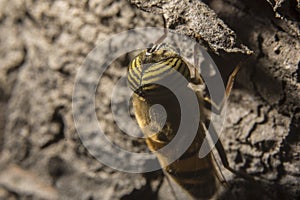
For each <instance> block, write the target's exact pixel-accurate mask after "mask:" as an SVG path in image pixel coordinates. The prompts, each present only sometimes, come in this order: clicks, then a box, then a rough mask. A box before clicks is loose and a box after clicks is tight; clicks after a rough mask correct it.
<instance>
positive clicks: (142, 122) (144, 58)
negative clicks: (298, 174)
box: [127, 43, 243, 199]
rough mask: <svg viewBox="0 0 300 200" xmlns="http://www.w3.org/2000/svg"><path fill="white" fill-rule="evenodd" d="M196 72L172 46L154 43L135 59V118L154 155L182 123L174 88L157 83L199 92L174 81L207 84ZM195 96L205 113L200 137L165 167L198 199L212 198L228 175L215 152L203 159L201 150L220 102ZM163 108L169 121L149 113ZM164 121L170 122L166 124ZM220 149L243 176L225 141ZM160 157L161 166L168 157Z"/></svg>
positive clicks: (130, 81)
mask: <svg viewBox="0 0 300 200" xmlns="http://www.w3.org/2000/svg"><path fill="white" fill-rule="evenodd" d="M192 70H195V71H197V69H196V68H195V67H193V66H191V65H190V64H189V63H188V62H186V61H185V60H184V59H183V58H182V57H181V56H180V55H178V53H176V51H175V50H174V48H173V47H172V46H170V45H168V44H166V43H158V44H154V45H153V46H152V47H150V48H148V49H146V50H144V51H142V52H141V53H140V54H138V55H137V56H136V57H135V58H134V59H133V60H132V61H131V63H130V65H129V67H128V74H127V80H128V85H129V87H130V88H131V89H132V90H133V92H134V94H133V97H132V104H133V108H134V112H135V113H134V114H135V118H136V120H137V122H138V124H139V126H140V128H141V129H142V132H143V133H144V134H145V135H146V137H147V138H146V143H147V146H148V148H149V149H150V150H151V151H153V152H156V151H157V150H159V149H160V148H163V147H164V146H165V145H168V144H169V142H170V141H171V140H172V139H173V138H174V136H175V135H176V133H177V130H178V128H179V124H180V120H181V113H180V105H179V102H178V100H177V98H176V96H175V95H174V93H172V92H171V91H170V90H168V88H166V87H164V86H162V85H159V84H156V81H157V80H163V79H170V80H171V84H174V85H175V87H176V88H177V89H178V90H193V88H191V87H189V86H188V85H187V84H186V82H181V81H178V80H177V79H176V78H174V77H175V73H177V74H178V73H179V74H180V75H181V76H183V77H184V78H185V79H186V80H187V82H189V83H192V84H193V85H204V81H203V80H202V78H201V76H200V74H199V73H198V72H196V73H194V76H192V75H191V74H192V72H191V71H192ZM238 70H239V67H236V68H235V70H234V71H233V72H232V74H231V75H230V78H229V80H228V84H227V87H226V94H225V95H224V101H225V100H226V98H227V97H228V95H229V94H230V91H231V88H232V85H233V81H234V78H235V76H236V74H237V72H238ZM195 74H196V75H195ZM173 76H174V77H173ZM172 81H173V82H172ZM195 93H196V96H197V100H198V105H199V111H200V113H201V117H200V120H199V126H198V131H197V134H196V137H195V138H194V139H193V141H192V143H191V145H190V146H189V147H188V149H187V150H186V151H185V152H184V153H183V154H182V155H181V156H180V157H179V158H178V159H177V160H175V162H173V163H171V164H170V165H168V166H166V167H164V171H165V173H166V174H167V175H168V177H170V178H171V179H173V180H174V181H175V182H176V183H177V184H178V185H179V186H180V187H181V188H183V189H184V190H185V191H187V193H188V194H189V195H190V196H191V197H192V198H195V199H203V198H204V199H208V198H210V197H212V196H213V195H214V194H215V193H216V192H217V190H218V188H219V187H220V186H221V185H222V184H223V182H224V177H222V175H220V172H219V171H218V170H219V168H218V166H217V163H216V162H215V161H214V158H213V155H212V153H209V154H208V155H207V156H205V157H203V158H199V154H198V153H199V150H200V146H201V144H202V143H203V140H204V138H205V135H206V134H208V133H207V125H208V124H209V123H210V122H209V113H210V109H211V106H215V104H214V103H213V102H212V101H211V100H210V99H209V97H205V96H204V94H203V93H202V92H201V91H195ZM157 104H159V105H161V106H163V107H164V109H165V112H166V117H165V119H164V120H161V116H160V115H161V113H160V112H157V113H152V114H150V112H149V109H150V108H151V107H152V106H153V105H157ZM152 112H153V111H152ZM161 121H163V122H164V123H163V125H162V123H161ZM157 127H159V128H157ZM186 134H189V133H186ZM209 134H216V133H209ZM215 147H216V149H217V151H218V153H219V155H220V158H221V161H222V163H223V165H224V167H225V168H227V169H228V170H230V171H231V172H233V173H236V174H238V175H242V176H243V174H241V173H240V172H236V171H234V170H233V169H232V168H230V166H229V164H228V161H227V158H226V154H225V152H224V149H223V146H222V144H221V142H220V141H219V140H218V142H217V143H216V145H215ZM156 155H157V158H158V160H159V162H160V163H161V164H163V163H164V162H165V160H166V159H168V155H167V154H159V153H157V154H156ZM221 174H222V173H221Z"/></svg>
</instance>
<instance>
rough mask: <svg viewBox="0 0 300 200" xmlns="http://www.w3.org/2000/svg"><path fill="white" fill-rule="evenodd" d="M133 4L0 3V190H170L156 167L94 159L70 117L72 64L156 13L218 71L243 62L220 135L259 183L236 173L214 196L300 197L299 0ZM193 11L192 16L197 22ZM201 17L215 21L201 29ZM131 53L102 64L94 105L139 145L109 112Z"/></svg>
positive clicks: (7, 193)
mask: <svg viewBox="0 0 300 200" xmlns="http://www.w3.org/2000/svg"><path fill="white" fill-rule="evenodd" d="M131 2H132V4H131V3H130V2H128V1H125V0H120V1H112V0H107V1H100V0H85V1H73V0H70V1H58V0H57V1H33V0H21V1H20V0H2V1H0V44H1V49H0V58H1V67H0V94H1V95H0V155H1V157H0V199H107V200H114V199H116V200H117V199H119V200H120V199H122V200H129V199H141V198H143V199H172V198H173V194H172V191H171V190H170V188H168V184H167V183H166V181H164V183H163V185H162V186H161V187H159V184H160V178H161V177H162V176H161V174H160V172H157V173H148V174H129V173H124V172H119V171H117V170H114V169H111V168H109V167H107V166H105V165H103V164H101V163H99V162H98V161H97V160H96V159H95V158H94V157H92V156H91V155H90V154H89V153H88V151H87V150H86V149H85V147H84V146H83V144H82V143H81V140H80V138H79V136H78V134H77V131H76V128H75V124H74V121H73V115H72V92H73V87H74V82H75V76H76V72H77V70H78V69H79V68H80V66H81V64H82V62H83V61H84V59H85V57H86V56H87V54H88V53H89V52H90V51H91V50H92V48H94V47H95V46H96V45H97V44H98V43H99V42H101V41H103V40H105V39H107V38H109V36H110V35H111V34H114V33H118V32H121V31H125V30H128V29H131V28H135V27H146V26H156V27H164V20H163V18H164V19H165V21H166V26H167V27H168V28H172V29H174V30H175V31H176V32H178V33H183V34H185V35H188V36H191V37H195V39H197V41H198V42H199V43H201V44H202V45H204V46H205V47H206V48H207V50H208V51H209V53H210V54H211V56H212V57H213V58H214V61H215V63H216V64H217V66H218V68H219V70H220V71H221V73H222V76H223V77H224V79H227V78H228V75H229V73H230V72H231V71H232V69H233V68H234V67H235V66H236V65H237V64H238V63H240V62H241V70H240V72H239V74H238V76H237V80H236V84H235V87H234V89H233V91H232V94H231V97H230V99H229V103H228V108H227V118H226V125H225V127H224V130H223V133H222V142H223V144H224V146H225V149H226V153H227V156H228V158H229V162H230V165H231V166H232V167H233V168H235V169H236V170H243V171H245V172H246V173H247V174H249V175H251V176H252V177H254V178H255V180H256V182H254V183H252V182H248V181H247V180H244V179H241V178H238V177H236V178H233V179H231V180H230V181H229V183H230V185H231V187H230V188H229V189H228V190H227V191H225V192H224V194H222V195H221V197H219V198H220V199H253V198H257V199H298V198H299V197H300V190H299V187H300V178H299V177H300V134H299V132H300V42H299V41H300V40H299V39H300V30H299V24H300V2H299V0H290V1H288V0H266V1H251V0H243V1H238V0H212V1H206V0H205V1H203V2H204V3H205V4H201V5H202V6H204V7H201V8H203V9H204V8H205V12H207V13H208V14H207V15H206V16H207V18H205V19H204V18H203V16H202V18H201V12H198V11H199V9H194V10H189V7H188V6H187V7H181V9H182V10H181V11H184V12H185V13H186V15H185V16H187V18H184V17H183V19H182V18H180V17H179V18H178V16H180V15H176V14H178V13H176V9H175V12H169V11H170V10H168V6H170V5H171V4H172V1H171V2H169V1H159V0H157V1H156V0H155V1H151V2H152V7H151V6H150V7H149V6H148V7H143V6H145V4H141V3H140V2H143V1H137V0H132V1H131ZM182 2H183V3H185V4H184V5H190V4H191V3H194V4H197V5H198V4H200V3H201V2H200V1H196V0H194V1H182ZM173 3H174V2H173ZM155 5H159V6H155ZM192 5H193V4H192ZM173 6H174V4H173ZM192 7H193V6H191V8H192ZM139 8H141V9H142V10H144V11H142V10H140V9H139ZM197 8H198V7H197ZM145 11H147V12H145ZM190 14H196V15H197V16H199V18H196V19H197V20H198V21H197V20H196V21H195V23H196V25H195V24H193V23H194V21H193V20H195V18H188V17H189V16H190ZM202 14H203V13H202ZM176 16H177V17H176ZM201 20H203V21H206V23H207V25H208V27H210V25H209V24H214V23H215V22H217V23H219V24H220V26H219V27H213V28H211V30H212V31H210V32H208V30H207V29H208V28H207V26H206V24H203V23H204V22H203V21H201ZM192 22H193V23H192ZM200 22H201V23H200ZM197 23H198V24H197ZM191 25H193V29H192V28H190V27H189V26H191ZM251 51H253V54H252V55H250V53H251ZM130 58H131V56H123V57H121V58H120V59H118V60H117V61H116V62H114V63H113V65H112V67H111V68H109V70H108V71H107V72H105V74H104V76H103V77H102V79H101V80H100V83H99V87H98V89H97V92H96V98H98V99H99V100H98V101H97V102H96V111H97V116H98V119H99V121H100V124H101V125H102V126H103V129H104V130H105V132H106V133H107V135H108V137H109V138H110V139H111V140H112V141H113V142H115V143H116V144H118V145H120V146H121V147H124V148H127V149H129V150H132V151H136V152H139V151H141V150H144V149H145V148H146V147H145V144H144V143H143V142H142V141H140V140H138V141H132V140H130V139H128V138H127V137H126V135H125V134H123V133H122V131H121V130H120V129H119V128H118V127H116V125H115V123H114V119H113V116H112V114H111V112H110V99H109V98H110V94H111V92H112V86H113V85H114V84H115V83H116V81H117V80H118V78H119V77H120V76H121V74H122V73H126V70H127V69H126V67H127V65H128V63H129V62H130Z"/></svg>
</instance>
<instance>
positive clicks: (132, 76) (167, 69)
mask: <svg viewBox="0 0 300 200" xmlns="http://www.w3.org/2000/svg"><path fill="white" fill-rule="evenodd" d="M167 47H168V46H167V45H166V44H164V43H163V44H158V45H154V46H152V47H151V48H150V49H147V50H146V52H142V53H140V54H139V55H138V56H137V57H135V58H134V59H133V60H132V62H131V63H130V65H129V67H128V75H127V79H128V84H129V87H130V88H131V89H132V90H133V91H134V92H136V93H137V94H143V93H152V92H154V90H155V89H158V88H159V87H160V86H159V85H158V84H157V83H158V82H160V81H165V82H166V81H167V82H168V83H170V84H173V85H174V86H176V87H177V86H178V87H180V86H181V85H184V84H183V83H182V82H181V81H180V78H179V77H178V76H183V77H184V78H185V79H186V80H188V81H189V80H190V71H189V68H188V67H187V64H186V63H185V62H184V61H183V59H182V58H181V57H180V56H179V55H178V54H176V53H175V52H174V51H173V50H172V49H170V50H169V49H167ZM144 55H145V56H144ZM184 86H186V85H184Z"/></svg>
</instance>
